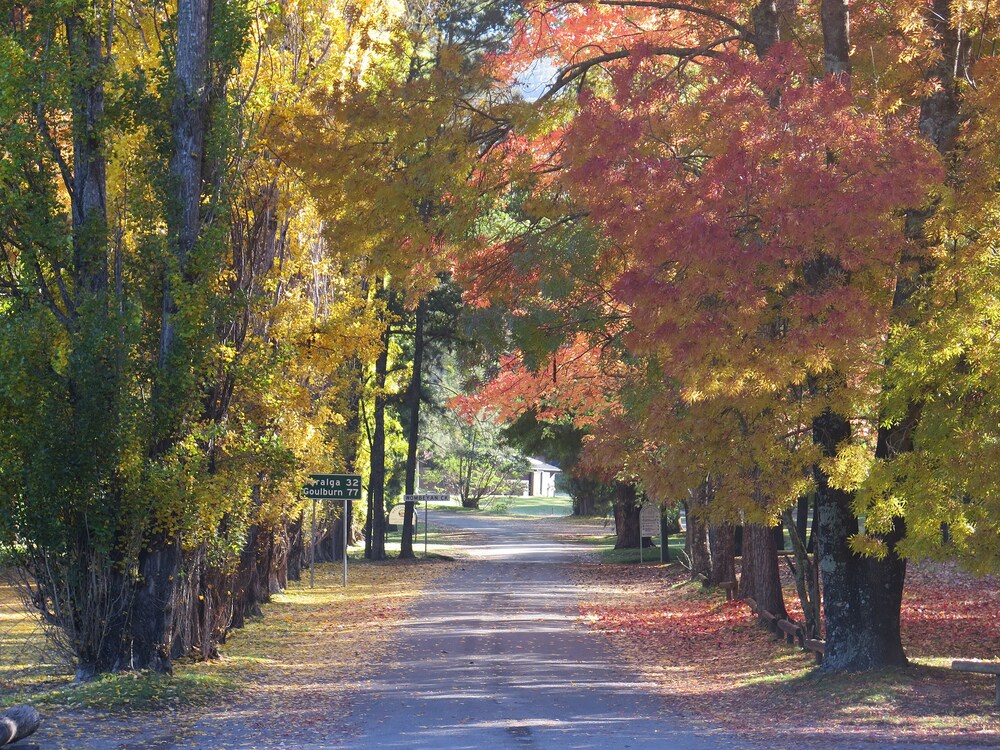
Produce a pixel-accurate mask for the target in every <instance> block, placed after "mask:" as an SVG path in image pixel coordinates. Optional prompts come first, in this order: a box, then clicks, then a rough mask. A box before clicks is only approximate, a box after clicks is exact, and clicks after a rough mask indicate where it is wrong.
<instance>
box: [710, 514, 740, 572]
mask: <svg viewBox="0 0 1000 750" xmlns="http://www.w3.org/2000/svg"><path fill="white" fill-rule="evenodd" d="M708 549H709V553H710V555H711V560H712V564H711V569H710V570H709V573H708V584H709V585H710V586H718V585H719V584H721V583H727V582H729V581H733V582H735V581H736V529H735V528H734V527H733V525H732V524H731V523H721V524H711V525H709V527H708Z"/></svg>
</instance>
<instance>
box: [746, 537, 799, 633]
mask: <svg viewBox="0 0 1000 750" xmlns="http://www.w3.org/2000/svg"><path fill="white" fill-rule="evenodd" d="M740 594H741V595H742V596H744V597H747V596H750V597H753V598H754V599H755V600H756V601H757V604H758V605H759V608H760V609H762V610H767V611H768V612H770V613H771V614H772V615H775V616H776V617H779V618H787V617H788V613H787V612H786V610H785V597H784V595H783V594H782V591H781V575H780V571H779V570H778V548H777V546H776V545H775V540H774V531H773V530H772V529H770V528H768V527H767V526H762V525H761V524H756V523H751V524H746V525H745V526H744V527H743V571H742V576H741V578H740ZM761 622H762V623H763V622H764V619H763V618H761Z"/></svg>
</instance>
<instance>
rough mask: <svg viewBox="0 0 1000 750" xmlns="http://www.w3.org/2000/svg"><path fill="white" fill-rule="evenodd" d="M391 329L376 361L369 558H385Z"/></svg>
mask: <svg viewBox="0 0 1000 750" xmlns="http://www.w3.org/2000/svg"><path fill="white" fill-rule="evenodd" d="M390 336H391V333H390V329H389V326H388V325H386V327H385V333H384V334H383V338H382V351H381V352H380V353H379V356H378V359H377V360H376V362H375V428H374V430H373V431H372V447H371V470H370V472H369V478H370V479H369V484H368V507H369V514H368V522H367V524H366V527H367V530H368V536H367V539H366V541H365V557H367V558H368V559H370V560H384V559H385V402H386V398H385V379H386V374H387V372H388V369H389V344H390Z"/></svg>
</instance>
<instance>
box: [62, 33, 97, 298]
mask: <svg viewBox="0 0 1000 750" xmlns="http://www.w3.org/2000/svg"><path fill="white" fill-rule="evenodd" d="M64 26H65V28H66V44H67V46H68V47H69V59H70V65H71V67H72V69H73V87H72V103H73V105H72V106H73V176H72V185H71V186H68V187H71V190H70V206H71V209H72V217H73V266H74V269H75V278H74V281H75V284H76V292H77V295H80V294H89V295H101V294H103V293H104V292H106V291H107V288H108V252H107V243H106V239H107V238H106V233H107V178H106V172H107V167H106V159H105V156H104V148H103V146H102V143H101V137H100V132H101V131H100V128H101V120H102V119H103V117H104V84H103V69H104V68H105V67H106V65H105V62H104V48H103V43H102V41H101V36H100V33H99V32H98V30H97V29H95V28H94V24H93V23H92V22H91V21H90V20H89V19H86V18H82V17H80V16H79V15H76V14H72V15H70V16H68V17H67V18H66V19H65V20H64Z"/></svg>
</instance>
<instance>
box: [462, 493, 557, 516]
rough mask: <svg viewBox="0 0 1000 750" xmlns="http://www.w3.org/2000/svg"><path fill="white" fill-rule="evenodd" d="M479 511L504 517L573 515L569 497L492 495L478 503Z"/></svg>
mask: <svg viewBox="0 0 1000 750" xmlns="http://www.w3.org/2000/svg"><path fill="white" fill-rule="evenodd" d="M480 506H481V511H482V512H484V513H491V514H496V515H505V516H568V515H571V514H572V513H573V500H572V498H570V497H565V496H561V497H517V496H511V495H494V496H492V497H488V498H485V499H484V500H482V501H481V502H480Z"/></svg>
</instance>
